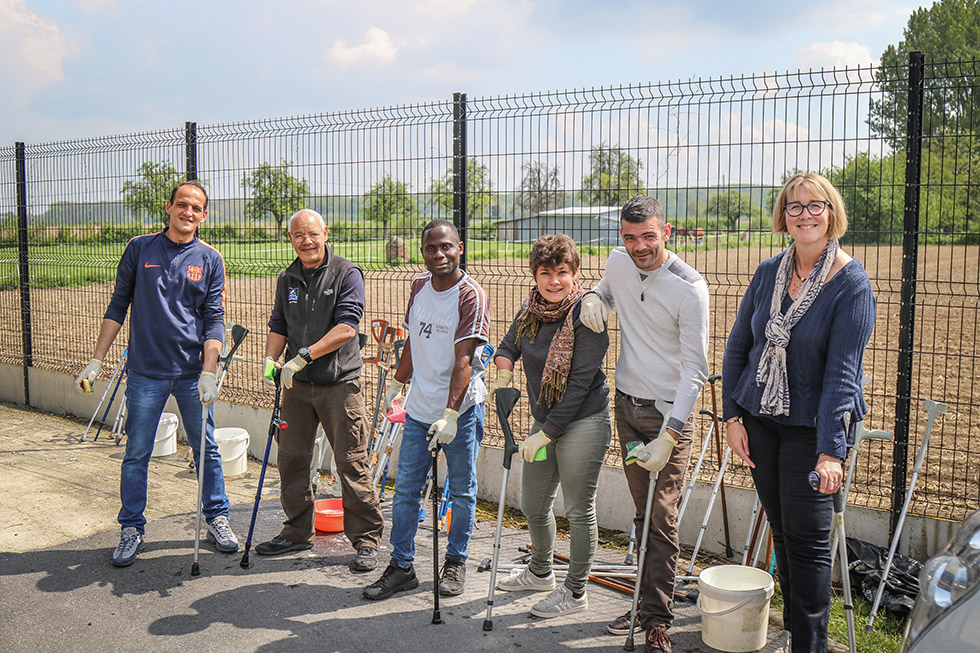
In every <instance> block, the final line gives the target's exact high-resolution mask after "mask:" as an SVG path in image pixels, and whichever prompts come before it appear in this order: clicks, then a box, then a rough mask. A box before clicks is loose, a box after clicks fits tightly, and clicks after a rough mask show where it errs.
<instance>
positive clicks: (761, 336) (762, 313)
mask: <svg viewBox="0 0 980 653" xmlns="http://www.w3.org/2000/svg"><path fill="white" fill-rule="evenodd" d="M787 251H788V250H787ZM785 255H786V252H783V253H781V254H778V255H776V256H774V257H772V258H770V259H767V260H765V261H763V262H762V263H760V264H759V268H758V269H757V270H756V273H755V275H754V276H753V277H752V281H751V282H750V283H749V288H748V290H746V291H745V297H744V298H743V300H742V305H741V306H740V307H739V310H738V316H737V317H736V318H735V325H734V326H733V327H732V332H731V334H730V335H729V337H728V344H727V346H726V347H725V358H724V362H723V367H722V379H723V383H724V385H723V390H724V415H725V419H726V420H727V419H731V418H732V417H737V416H739V415H743V414H745V413H750V414H752V415H756V416H758V415H759V407H760V403H761V399H762V388H763V386H762V385H757V384H756V382H755V375H756V371H757V370H758V367H759V359H760V358H761V356H762V350H763V347H764V345H765V343H766V336H765V330H766V323H767V322H768V321H769V306H770V303H771V302H772V291H773V287H774V286H775V283H776V270H777V269H778V268H779V262H780V260H781V259H782V257H783V256H785ZM791 303H792V300H791V299H790V298H789V295H788V294H787V295H786V296H785V297H784V298H783V304H782V311H783V312H784V313H785V312H786V310H787V309H788V308H789V306H790V304H791ZM874 323H875V298H874V295H873V294H872V292H871V281H870V280H869V279H868V274H867V272H865V270H864V267H862V266H861V264H860V263H859V262H858V261H857V259H852V260H851V261H850V262H849V263H848V264H847V265H845V266H844V267H843V268H842V269H841V270H840V271H839V272H838V273H837V274H835V275H834V276H833V278H831V279H830V281H829V282H827V284H826V285H824V287H823V288H822V289H821V291H820V294H819V295H818V296H817V299H816V301H814V303H813V304H812V305H811V306H810V309H809V310H808V311H807V312H806V313H805V314H804V316H803V317H802V318H801V319H800V321H799V322H798V323H797V325H796V326H795V327H793V330H792V331H791V332H790V342H789V346H788V347H787V348H786V367H787V375H788V378H789V395H790V414H789V415H788V416H787V415H781V416H778V417H775V416H767V417H771V419H773V420H775V421H777V422H780V423H783V424H787V425H790V426H811V427H813V426H815V427H816V429H817V454H818V455H819V454H827V455H830V456H836V457H837V458H841V459H843V458H844V457H845V456H846V447H847V443H846V433H845V428H844V415H845V414H848V413H850V414H851V415H852V417H851V422H852V424H853V423H855V422H856V421H857V420H861V419H863V418H864V415H865V413H867V411H868V409H867V406H866V405H865V403H864V394H863V393H862V391H861V379H862V377H863V376H864V369H863V364H862V359H863V357H864V348H865V346H866V345H867V344H868V340H869V339H870V338H871V330H872V328H874Z"/></svg>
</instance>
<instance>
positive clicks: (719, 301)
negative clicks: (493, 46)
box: [0, 56, 980, 519]
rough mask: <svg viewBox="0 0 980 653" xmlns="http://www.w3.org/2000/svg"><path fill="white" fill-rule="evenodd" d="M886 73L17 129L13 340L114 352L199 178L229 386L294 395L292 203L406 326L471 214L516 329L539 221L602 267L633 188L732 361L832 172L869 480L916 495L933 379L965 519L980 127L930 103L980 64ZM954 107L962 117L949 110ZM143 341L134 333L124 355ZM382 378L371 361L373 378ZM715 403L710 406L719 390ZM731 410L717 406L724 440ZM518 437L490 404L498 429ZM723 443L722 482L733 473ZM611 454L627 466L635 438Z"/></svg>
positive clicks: (974, 397)
mask: <svg viewBox="0 0 980 653" xmlns="http://www.w3.org/2000/svg"><path fill="white" fill-rule="evenodd" d="M876 72H877V71H876V70H875V69H873V68H853V69H843V70H820V71H809V72H796V73H785V74H765V75H756V76H744V77H737V78H736V77H733V78H727V79H706V80H700V79H699V80H690V81H686V82H671V83H663V84H645V85H635V86H625V87H615V88H612V87H604V88H595V89H583V90H575V91H562V92H549V93H536V94H529V95H519V96H508V97H487V98H467V97H466V95H464V94H457V95H456V96H454V98H452V100H451V101H448V100H447V101H443V102H433V103H428V104H417V105H409V106H400V107H389V108H381V109H372V110H362V111H349V112H342V113H334V114H324V115H315V116H304V117H297V118H286V119H271V120H263V121H254V122H247V123H235V124H222V125H197V124H194V123H188V124H187V125H185V127H184V128H183V129H171V130H162V131H157V132H149V133H141V134H134V135H128V136H116V137H106V138H93V139H86V140H78V141H68V142H58V143H47V144H41V145H32V144H28V145H23V144H17V146H16V147H15V148H0V311H2V316H3V320H2V322H0V360H2V361H3V362H7V363H13V364H16V365H23V366H24V367H25V386H26V384H27V374H26V368H27V367H29V366H34V367H39V368H44V369H51V370H59V371H63V372H68V373H76V372H77V371H78V370H79V369H80V368H81V367H82V365H83V364H84V362H85V361H87V359H88V356H89V355H90V353H91V349H92V346H93V344H94V339H95V335H96V333H97V330H98V326H99V323H100V321H101V318H102V315H103V312H104V310H105V307H106V305H107V302H108V298H109V295H110V293H111V290H112V284H113V279H114V272H115V265H116V262H117V261H118V258H119V256H120V254H121V252H122V250H123V248H124V247H125V244H126V242H127V240H128V239H129V238H130V237H132V236H133V235H135V234H137V233H144V232H147V231H150V230H152V229H156V228H158V227H160V226H162V225H163V223H164V219H165V218H166V216H165V214H164V212H163V202H164V201H165V197H162V196H163V195H165V194H166V193H169V189H170V187H171V186H172V185H173V183H174V182H175V181H176V180H177V179H181V178H184V177H185V176H186V177H189V178H194V177H196V178H200V179H201V180H202V181H203V182H204V183H205V184H206V186H207V188H208V189H209V192H210V196H211V204H210V207H209V208H210V215H209V218H208V221H207V223H206V224H205V225H204V226H203V227H202V237H203V238H205V239H206V240H208V241H209V242H211V243H212V244H214V245H215V246H217V247H218V249H219V250H220V251H221V252H222V254H223V255H224V257H225V261H226V265H227V271H228V277H229V279H228V292H227V304H226V308H227V316H228V319H229V320H231V321H235V322H239V323H242V324H244V325H245V326H247V327H248V328H249V329H251V330H252V332H253V336H252V337H251V338H250V339H248V340H247V341H246V343H245V345H244V347H243V352H242V353H243V354H244V356H245V359H246V364H245V365H242V366H240V367H238V368H237V371H236V372H235V373H234V375H233V376H232V377H231V378H229V379H228V381H227V382H226V384H225V388H226V391H224V392H226V394H225V398H227V399H229V400H231V401H236V402H240V403H249V404H253V405H263V404H266V405H267V404H270V403H271V399H270V397H269V396H268V395H267V394H266V393H264V392H263V391H262V390H261V385H260V382H259V368H260V364H259V363H260V361H261V360H262V356H263V341H264V334H265V333H266V328H265V324H266V321H267V320H268V316H269V312H270V310H271V304H272V296H273V287H274V279H275V275H276V273H277V272H278V271H279V270H280V269H281V268H283V267H284V266H285V265H287V264H288V263H289V262H290V261H291V260H292V258H293V252H292V249H291V247H290V245H289V244H288V242H286V241H285V240H284V238H283V229H284V220H285V219H286V218H288V217H289V215H290V214H291V213H292V212H294V211H295V210H296V209H298V208H301V207H312V208H315V209H317V210H318V211H320V212H321V213H322V214H323V215H324V216H325V218H326V220H327V222H328V224H329V229H330V231H329V237H330V241H331V244H332V245H333V247H334V248H335V251H337V252H338V253H340V254H342V255H344V256H347V257H348V258H351V259H353V260H354V261H355V262H357V263H358V264H359V265H361V266H362V267H363V269H364V270H365V273H366V280H367V295H368V298H367V303H368V307H367V315H366V316H365V317H366V320H371V319H385V320H388V321H389V322H394V323H396V324H397V323H400V320H401V317H402V313H403V311H404V307H405V304H406V301H407V293H408V288H409V280H410V279H411V277H412V276H414V274H416V273H417V272H419V271H421V270H422V269H423V268H422V266H421V263H420V256H419V253H418V234H419V231H420V227H421V225H422V224H423V223H424V222H426V221H428V220H429V219H431V218H433V217H448V218H451V219H453V220H455V222H456V223H457V224H458V225H459V227H460V228H461V231H462V233H463V235H464V239H465V265H466V268H467V270H468V272H469V273H470V274H471V275H473V276H474V277H475V278H476V279H477V280H478V281H479V282H480V283H481V284H483V285H484V287H485V288H486V289H487V291H488V293H489V294H490V297H491V302H492V310H493V316H494V320H493V327H492V340H493V341H494V342H497V341H499V339H500V338H501V337H502V336H503V334H504V332H505V330H506V328H507V327H508V326H509V323H510V321H511V319H512V318H513V316H514V314H515V313H516V311H517V309H518V307H519V305H520V303H521V301H522V300H523V298H524V297H525V295H526V292H527V289H528V287H529V284H530V277H529V275H528V273H527V271H526V256H527V252H528V244H529V242H530V241H531V240H533V239H534V238H535V237H536V236H538V235H539V234H540V233H546V232H565V233H568V234H570V235H572V236H573V238H575V240H576V241H577V242H578V243H579V244H580V245H581V248H582V253H583V266H582V270H581V274H582V277H583V280H584V283H585V284H586V285H591V284H592V283H594V282H596V281H598V279H599V278H600V277H601V274H602V270H603V266H604V262H605V256H606V254H607V253H608V251H609V249H610V248H611V247H612V246H615V245H616V244H617V242H618V234H617V228H618V221H619V220H618V212H617V209H618V207H619V206H620V205H621V204H622V203H623V202H624V201H625V200H626V199H627V198H629V197H631V196H632V195H634V194H636V193H639V192H647V193H650V194H652V195H655V196H657V197H658V198H659V199H660V200H661V201H662V202H663V204H664V205H665V208H666V212H667V216H668V220H669V221H670V222H671V223H672V224H673V225H674V227H675V236H674V242H673V243H672V248H673V250H674V251H676V252H677V253H678V254H679V255H680V256H682V257H683V258H684V259H685V260H687V261H688V262H689V263H691V264H692V265H694V267H695V268H697V269H698V270H700V271H701V272H702V274H703V275H704V277H705V279H706V280H707V282H708V285H709V288H710V289H711V299H712V306H711V344H710V347H711V350H710V360H711V365H712V371H713V372H718V371H720V367H721V357H722V353H723V350H724V346H725V341H726V338H727V334H728V332H729V330H730V328H731V325H732V322H733V320H734V316H735V312H736V309H737V306H738V303H739V301H740V299H741V296H742V294H743V292H744V290H745V288H746V286H747V284H748V281H749V279H750V278H751V275H752V273H753V271H754V270H755V268H756V266H757V265H758V263H759V261H760V260H762V259H764V258H767V257H769V256H772V255H774V254H776V253H778V252H779V251H781V250H782V249H783V248H784V247H785V246H786V244H787V243H786V241H785V240H784V239H783V238H782V237H780V236H778V235H773V234H771V233H770V230H769V225H770V220H769V218H768V216H769V215H770V214H771V202H772V199H773V195H774V192H775V190H776V189H778V187H779V186H780V185H781V183H782V180H783V179H784V178H785V177H786V176H787V175H788V174H789V173H791V172H792V171H794V170H797V169H799V170H813V171H821V172H823V173H824V174H827V175H828V176H829V177H830V178H831V179H832V180H833V181H834V182H835V183H836V184H837V185H838V187H839V188H840V189H841V191H842V193H843V194H844V197H845V199H846V201H847V203H848V207H849V215H850V225H851V226H850V230H849V232H848V234H847V236H846V237H845V240H844V246H845V248H846V249H847V250H848V251H849V252H850V253H851V254H852V255H854V256H855V257H856V258H858V259H859V260H860V261H861V262H862V263H863V265H864V266H865V268H866V269H867V270H868V273H869V275H870V276H871V279H872V283H873V286H874V289H875V292H876V296H877V300H878V319H877V323H876V327H875V332H874V335H873V337H872V341H871V343H870V345H869V347H868V349H867V352H866V355H865V367H866V370H867V373H868V375H869V376H870V377H871V383H870V385H869V386H868V387H867V388H866V397H867V399H868V402H869V404H870V407H871V412H870V414H869V416H868V418H867V420H866V422H867V424H868V425H869V426H870V427H872V428H885V429H894V430H895V431H896V443H895V444H894V445H892V444H890V443H887V444H884V443H874V444H871V445H870V446H868V447H867V449H866V450H863V451H861V452H860V455H859V459H858V465H857V471H856V476H855V481H854V485H853V494H852V499H851V501H852V503H855V504H858V505H866V506H871V507H877V508H883V509H892V510H893V511H894V510H895V509H896V508H897V507H900V506H901V504H902V501H903V499H904V492H905V487H906V478H907V476H908V475H909V473H910V471H911V470H910V469H909V468H910V467H911V465H909V464H908V462H907V461H908V460H909V459H914V457H915V454H916V453H917V451H918V447H919V439H920V438H921V434H922V430H923V426H924V423H925V413H924V411H923V409H922V402H923V400H924V399H928V398H931V399H935V400H939V401H944V402H946V403H947V404H948V405H949V412H948V413H947V414H946V415H945V416H944V417H943V418H941V420H940V421H939V422H938V423H937V426H936V429H935V431H934V434H933V436H932V441H931V442H930V444H929V449H928V455H927V456H926V462H925V466H924V467H923V470H922V475H921V476H920V480H919V484H918V486H917V488H916V492H915V495H916V496H915V500H914V502H913V510H914V512H916V513H919V514H925V515H929V516H933V517H942V518H952V519H957V518H962V517H963V516H964V515H965V514H966V513H967V511H968V510H970V509H974V508H977V507H978V506H980V463H978V460H980V457H978V456H977V453H978V449H980V438H977V437H975V436H974V433H973V431H974V429H973V428H972V425H973V424H974V423H975V422H976V421H977V420H978V418H980V413H978V412H977V405H978V403H980V386H978V384H977V382H976V372H975V368H976V366H977V362H978V356H977V349H976V339H977V313H978V308H977V298H978V295H980V279H978V277H980V244H978V243H980V225H978V220H980V218H978V216H980V212H978V211H977V208H978V207H977V199H976V197H977V191H978V181H980V180H978V176H980V167H977V164H978V162H980V140H978V137H977V135H976V134H973V133H971V132H969V131H968V130H967V129H965V128H962V127H961V125H966V124H970V123H969V120H970V119H972V116H970V115H963V111H957V110H955V109H949V110H947V111H946V112H945V113H943V112H942V111H939V112H936V111H930V112H928V113H927V114H926V115H928V116H929V117H930V120H929V121H927V124H923V121H922V116H923V111H922V109H923V104H924V103H927V102H937V101H941V100H936V98H937V97H939V98H942V97H944V95H943V94H944V93H945V94H960V95H962V94H964V93H966V94H967V95H968V96H969V94H971V93H972V94H973V96H972V97H974V98H976V96H977V93H978V90H977V89H978V73H977V62H957V63H955V64H950V63H943V64H925V63H923V61H922V59H921V57H915V56H913V58H912V59H911V60H910V63H909V66H908V68H907V70H905V69H903V70H902V71H892V72H900V73H901V74H902V79H907V80H908V82H907V83H903V84H898V85H896V84H894V83H891V84H889V85H887V87H886V86H884V85H882V84H879V82H878V81H876ZM951 106H952V105H951ZM959 106H962V105H959ZM966 106H968V107H969V106H972V107H975V106H977V103H976V102H973V103H972V105H971V104H969V103H967V105H966ZM941 108H942V107H941ZM969 111H973V109H972V108H971V109H969ZM936 115H942V116H944V117H943V118H942V124H933V122H932V121H933V118H932V117H933V116H936ZM872 117H873V118H874V120H872ZM870 122H875V124H876V125H877V126H876V127H875V128H874V129H872V128H871V127H869V123H870ZM881 125H887V126H888V130H885V129H883V128H882V127H881ZM896 134H898V135H900V136H897V135H896ZM611 326H612V347H611V349H610V352H609V355H608V357H607V366H608V368H609V372H610V378H612V374H611V373H612V371H613V370H614V367H615V358H616V356H617V355H618V352H619V347H618V330H617V328H616V320H615V317H613V319H612V321H611ZM364 330H367V325H366V323H365V326H364ZM650 337H651V338H656V337H657V336H656V334H655V333H651V334H650ZM124 346H125V331H124V333H123V334H122V336H121V337H120V338H118V340H117V344H116V345H115V346H114V348H113V350H112V351H111V352H110V355H109V360H107V364H108V365H107V366H112V365H114V363H115V361H116V360H118V359H119V357H120V356H121V354H122V351H123V348H124ZM372 346H373V345H372ZM651 373H655V371H654V370H651ZM375 377H376V372H375V371H373V370H370V369H368V370H366V372H365V385H366V386H367V392H368V393H369V395H370V394H373V393H374V387H375V385H376V380H375ZM518 377H520V375H518ZM517 383H522V381H521V380H520V378H518V380H517ZM720 390H721V389H720V388H718V391H719V393H720ZM28 392H29V388H28ZM28 397H29V395H28ZM28 401H30V399H28ZM702 404H703V407H707V408H710V407H711V401H710V393H709V392H707V390H706V391H705V393H703V399H702ZM719 406H720V394H719ZM525 419H526V417H525ZM708 424H709V420H707V419H705V418H703V417H702V418H700V420H699V436H700V437H704V435H705V434H706V433H707V429H708ZM498 438H499V434H498V431H497V430H496V424H495V423H494V419H493V418H491V420H490V423H489V424H488V441H489V442H490V444H494V443H496V442H497V441H498ZM698 444H699V443H696V447H697V445H698ZM710 458H711V456H709V461H708V463H707V464H706V465H705V467H704V471H703V472H702V476H703V477H705V478H707V477H708V476H709V475H712V474H714V473H715V472H716V470H717V460H712V459H710ZM609 460H610V463H613V464H615V463H616V462H618V461H617V456H616V454H610V459H609ZM728 480H729V481H731V482H734V483H741V484H748V483H750V482H751V481H750V480H749V479H748V475H747V469H746V468H745V467H744V466H741V465H735V466H734V467H730V468H729V473H728Z"/></svg>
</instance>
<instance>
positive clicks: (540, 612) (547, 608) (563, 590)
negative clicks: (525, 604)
mask: <svg viewBox="0 0 980 653" xmlns="http://www.w3.org/2000/svg"><path fill="white" fill-rule="evenodd" d="M588 607H589V597H588V596H587V595H585V594H583V595H582V598H580V599H577V598H575V597H574V596H572V593H571V592H570V591H568V588H567V587H565V586H564V585H562V586H561V587H559V588H558V589H556V590H555V591H554V592H552V593H551V594H549V595H548V596H546V597H544V598H543V599H541V600H540V601H538V602H537V603H535V604H534V605H533V606H531V614H533V615H534V616H535V617H540V618H542V619H551V618H552V617H560V616H562V615H565V614H573V613H575V612H581V611H582V610H585V609H586V608H588Z"/></svg>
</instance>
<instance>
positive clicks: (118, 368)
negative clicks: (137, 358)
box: [81, 347, 129, 442]
mask: <svg viewBox="0 0 980 653" xmlns="http://www.w3.org/2000/svg"><path fill="white" fill-rule="evenodd" d="M128 354H129V347H126V349H124V350H123V355H122V358H120V359H119V362H118V363H117V364H116V369H115V370H113V372H112V376H110V377H109V382H108V383H106V386H105V390H103V391H102V396H101V397H100V398H99V403H98V404H96V406H95V410H93V411H92V418H91V419H90V420H89V421H88V425H87V426H86V427H85V432H84V433H82V438H81V441H82V442H85V438H86V436H88V432H89V429H91V428H92V422H94V421H95V416H96V415H98V414H99V409H100V408H102V403H103V402H104V401H105V398H106V395H108V394H109V388H111V387H112V382H113V381H114V380H115V379H116V375H117V374H119V372H120V371H122V369H123V366H125V365H126V356H127V355H128ZM108 412H109V411H108V409H107V410H106V413H108Z"/></svg>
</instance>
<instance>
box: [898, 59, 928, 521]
mask: <svg viewBox="0 0 980 653" xmlns="http://www.w3.org/2000/svg"><path fill="white" fill-rule="evenodd" d="M924 72H925V56H924V55H923V54H922V53H921V52H918V51H915V52H910V53H909V104H908V128H907V131H906V146H905V151H906V158H905V223H904V227H903V234H904V235H903V239H902V303H901V308H900V311H899V315H900V317H899V320H898V323H899V329H898V383H897V384H896V388H895V449H894V451H893V453H892V462H893V465H892V515H891V525H890V527H889V534H890V537H889V539H891V538H892V537H894V536H895V526H896V523H897V520H898V517H899V515H900V514H901V512H902V506H903V505H904V504H905V487H906V486H905V474H906V472H907V471H908V449H909V418H910V412H911V406H912V354H913V348H914V346H915V330H914V324H915V285H916V278H917V276H918V260H919V191H920V186H921V180H922V102H923V89H924V82H923V77H924Z"/></svg>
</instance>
